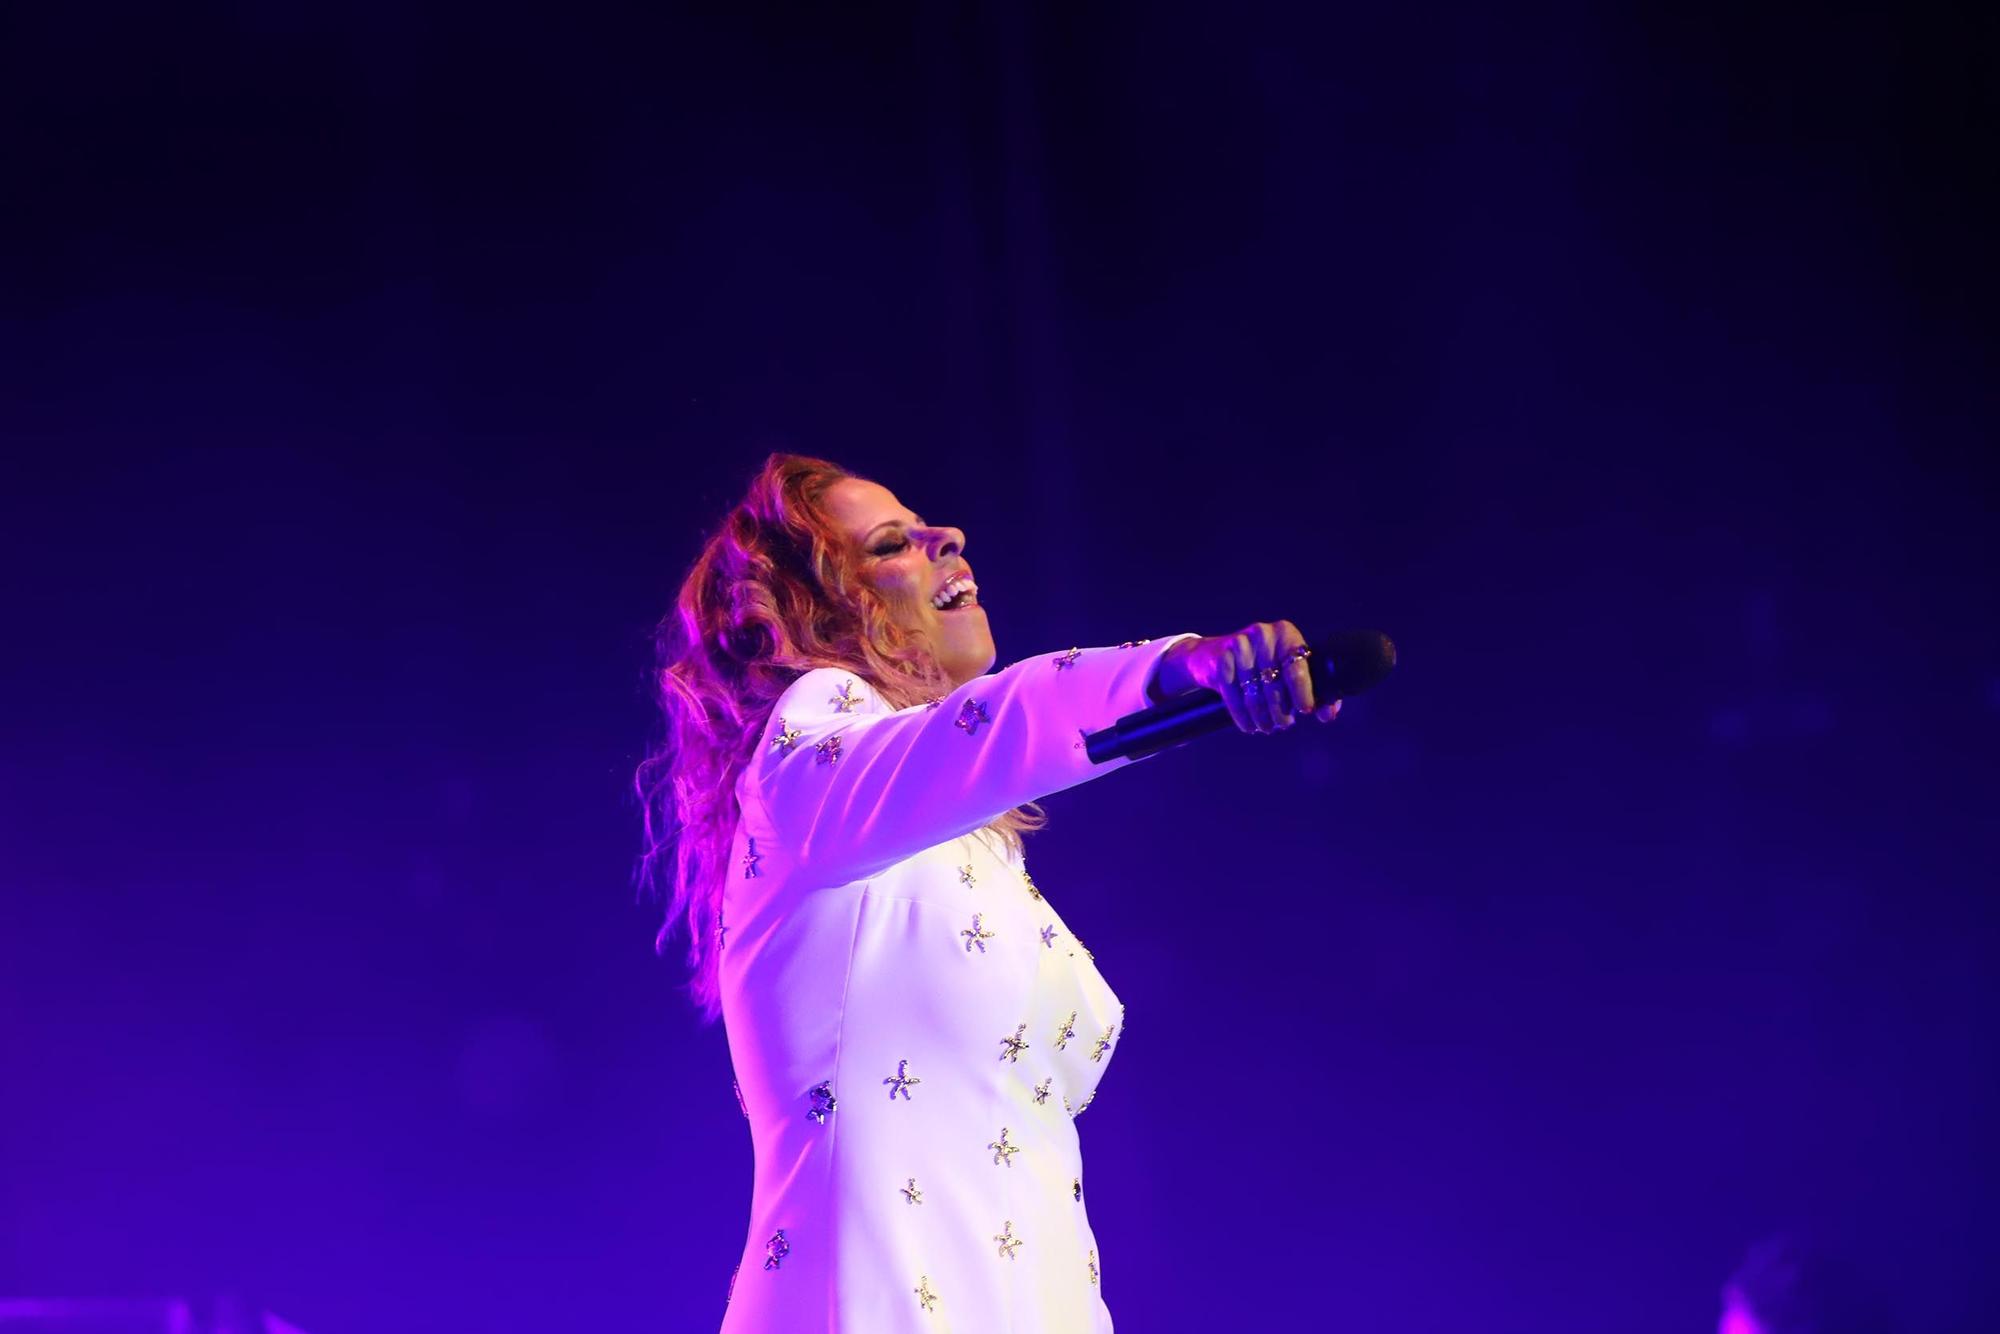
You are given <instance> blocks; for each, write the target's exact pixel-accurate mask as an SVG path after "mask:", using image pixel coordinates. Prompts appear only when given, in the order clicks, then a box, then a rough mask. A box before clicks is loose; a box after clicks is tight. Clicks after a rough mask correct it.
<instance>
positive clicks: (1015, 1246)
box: [993, 1218, 1021, 1260]
mask: <svg viewBox="0 0 2000 1334" xmlns="http://www.w3.org/2000/svg"><path fill="white" fill-rule="evenodd" d="M993 1240H995V1241H997V1242H999V1243H1000V1254H1002V1255H1004V1256H1006V1257H1007V1258H1008V1259H1009V1260H1011V1259H1013V1258H1014V1252H1015V1251H1018V1250H1020V1249H1021V1239H1020V1238H1019V1237H1017V1236H1015V1235H1014V1220H1013V1219H1011V1218H1010V1219H1008V1220H1007V1222H1006V1224H1005V1225H1004V1226H1003V1227H1001V1229H1000V1232H999V1234H998V1235H997V1236H995V1237H994V1238H993Z"/></svg>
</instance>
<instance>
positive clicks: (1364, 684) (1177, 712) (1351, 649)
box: [1083, 630, 1396, 764]
mask: <svg viewBox="0 0 2000 1334" xmlns="http://www.w3.org/2000/svg"><path fill="white" fill-rule="evenodd" d="M1395 665H1396V646H1395V645H1394V644H1392V643H1391V642H1389V636H1387V635H1385V634H1383V633H1382V632H1381V631H1379V630H1342V631H1339V632H1338V633H1336V634H1332V635H1329V636H1327V637H1326V638H1325V639H1323V640H1321V641H1320V642H1319V643H1317V644H1314V645H1313V646H1312V656H1311V657H1309V658H1307V659H1306V669H1307V671H1308V673H1309V674H1310V675H1311V677H1312V687H1313V705H1314V707H1318V706H1319V705H1322V704H1325V703H1326V702H1327V701H1329V700H1335V699H1345V698H1347V696H1349V695H1356V694H1359V693H1361V692H1362V691H1364V690H1366V689H1368V687H1370V686H1372V685H1374V684H1376V683H1377V682H1378V681H1380V680H1381V679H1382V678H1383V677H1385V676H1387V675H1388V674H1389V669H1390V668H1392V667H1394V666H1395ZM1230 725H1231V719H1230V717H1229V706H1228V705H1227V704H1224V703H1223V702H1222V696H1221V695H1220V694H1219V693H1217V692H1216V691H1213V690H1189V691H1186V692H1184V693H1182V694H1179V695H1175V696H1174V697H1173V698H1172V699H1170V700H1168V701H1167V702H1166V703H1164V704H1155V705H1153V706H1152V707H1151V708H1147V709H1141V710H1139V711H1138V712H1137V713H1128V714H1126V715H1125V716H1124V717H1123V718H1120V719H1119V720H1118V721H1117V722H1115V723H1113V724H1111V726H1109V727H1106V728H1104V729H1102V730H1100V731H1096V732H1085V733H1084V734H1083V749H1084V753H1085V754H1087V755H1089V756H1090V762H1091V763H1092V764H1103V763H1106V762H1107V761H1110V760H1121V759H1134V760H1136V759H1139V758H1141V757H1142V756H1146V755H1152V754H1155V753H1157V752H1159V751H1162V750H1166V749H1168V748H1169V747H1172V746H1178V745H1180V744H1181V743H1182V742H1184V741H1191V740H1193V739H1194V738H1195V737H1198V736H1200V735H1202V734H1203V733H1205V732H1214V731H1219V730H1221V729H1222V728H1225V727H1228V726H1230Z"/></svg>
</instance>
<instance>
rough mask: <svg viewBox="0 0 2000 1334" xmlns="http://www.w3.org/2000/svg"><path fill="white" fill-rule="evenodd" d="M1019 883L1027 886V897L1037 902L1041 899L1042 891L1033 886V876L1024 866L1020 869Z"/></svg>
mask: <svg viewBox="0 0 2000 1334" xmlns="http://www.w3.org/2000/svg"><path fill="white" fill-rule="evenodd" d="M1021 883H1022V884H1024V885H1026V886H1027V887H1028V897H1029V898H1031V899H1033V900H1034V901H1035V902H1037V903H1040V902H1041V901H1042V891H1041V890H1039V889H1037V888H1035V877H1033V876H1031V875H1029V874H1028V872H1027V868H1026V867H1023V868H1022V870H1021Z"/></svg>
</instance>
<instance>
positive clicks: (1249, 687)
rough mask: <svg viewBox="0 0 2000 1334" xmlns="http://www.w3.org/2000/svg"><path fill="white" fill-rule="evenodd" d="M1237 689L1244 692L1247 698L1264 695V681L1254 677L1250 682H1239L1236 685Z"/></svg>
mask: <svg viewBox="0 0 2000 1334" xmlns="http://www.w3.org/2000/svg"><path fill="white" fill-rule="evenodd" d="M1236 688H1237V689H1238V690H1240V691H1242V692H1243V693H1244V694H1245V695H1246V696H1248V695H1261V694H1263V693H1264V683H1263V682H1262V681H1259V680H1257V679H1256V678H1254V677H1253V678H1251V679H1250V680H1248V681H1238V682H1237V683H1236Z"/></svg>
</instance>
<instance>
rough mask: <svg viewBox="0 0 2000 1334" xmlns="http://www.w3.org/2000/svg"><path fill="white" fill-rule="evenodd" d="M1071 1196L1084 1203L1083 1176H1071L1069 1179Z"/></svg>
mask: <svg viewBox="0 0 2000 1334" xmlns="http://www.w3.org/2000/svg"><path fill="white" fill-rule="evenodd" d="M1069 1197H1070V1198H1071V1199H1072V1200H1075V1201H1077V1202H1078V1203H1082V1201H1083V1178H1082V1177H1071V1178H1070V1179H1069Z"/></svg>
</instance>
